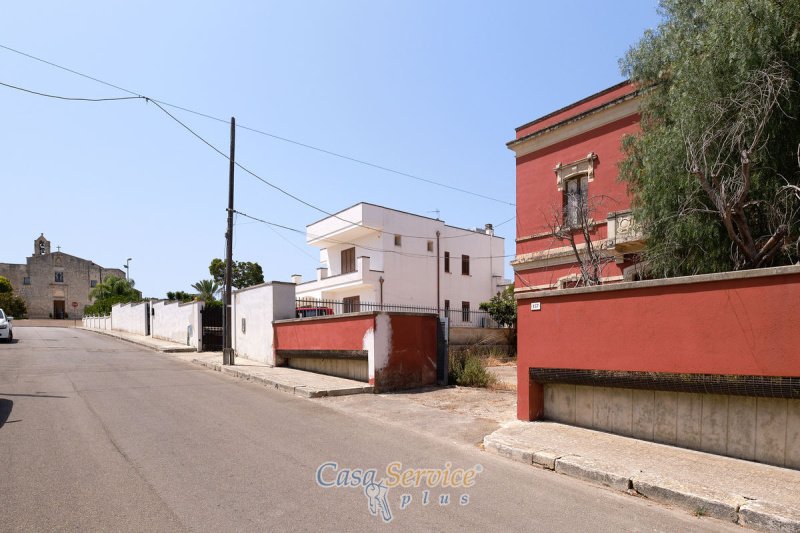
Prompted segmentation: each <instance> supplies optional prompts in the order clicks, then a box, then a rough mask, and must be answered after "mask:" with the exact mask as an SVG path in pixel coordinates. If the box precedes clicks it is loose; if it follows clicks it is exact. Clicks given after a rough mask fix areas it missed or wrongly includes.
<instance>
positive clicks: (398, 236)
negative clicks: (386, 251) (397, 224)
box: [394, 235, 402, 246]
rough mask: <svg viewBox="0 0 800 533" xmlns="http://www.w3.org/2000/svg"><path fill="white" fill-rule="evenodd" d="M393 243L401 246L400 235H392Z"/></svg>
mask: <svg viewBox="0 0 800 533" xmlns="http://www.w3.org/2000/svg"><path fill="white" fill-rule="evenodd" d="M394 245H395V246H401V245H402V235H395V236H394Z"/></svg>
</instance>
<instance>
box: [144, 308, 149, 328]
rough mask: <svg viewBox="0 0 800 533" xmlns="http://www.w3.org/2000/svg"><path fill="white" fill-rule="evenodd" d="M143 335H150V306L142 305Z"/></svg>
mask: <svg viewBox="0 0 800 533" xmlns="http://www.w3.org/2000/svg"><path fill="white" fill-rule="evenodd" d="M144 334H145V335H150V304H149V303H146V304H144Z"/></svg>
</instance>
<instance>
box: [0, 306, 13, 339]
mask: <svg viewBox="0 0 800 533" xmlns="http://www.w3.org/2000/svg"><path fill="white" fill-rule="evenodd" d="M13 321H14V317H10V316H6V313H5V311H3V310H2V309H0V341H5V342H11V341H12V340H14V331H13V330H12V328H11V326H12V322H13Z"/></svg>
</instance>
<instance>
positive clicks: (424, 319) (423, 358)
mask: <svg viewBox="0 0 800 533" xmlns="http://www.w3.org/2000/svg"><path fill="white" fill-rule="evenodd" d="M388 315H389V324H390V328H391V341H390V346H389V353H388V362H387V364H386V366H385V367H384V368H381V369H376V371H375V378H374V380H370V383H371V384H372V385H374V386H375V392H383V391H391V390H400V389H409V388H416V387H423V386H427V385H435V384H436V353H437V344H436V343H437V340H436V328H437V319H436V317H435V316H433V315H410V314H394V313H388ZM376 316H377V313H372V314H369V315H361V316H347V315H345V316H333V317H316V318H313V319H307V320H296V321H288V322H279V323H276V324H274V325H273V327H274V328H275V341H274V342H275V349H276V350H362V349H364V343H363V340H364V335H365V334H366V333H367V331H369V330H371V329H372V330H374V329H375V328H376V327H379V325H380V324H381V322H380V321H377V320H376ZM382 333H384V332H377V331H376V333H375V338H380V337H381V334H382ZM377 349H381V346H377V347H376V350H377Z"/></svg>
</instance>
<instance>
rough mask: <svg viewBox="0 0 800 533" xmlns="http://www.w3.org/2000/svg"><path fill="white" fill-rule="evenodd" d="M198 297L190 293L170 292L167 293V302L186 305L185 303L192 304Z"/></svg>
mask: <svg viewBox="0 0 800 533" xmlns="http://www.w3.org/2000/svg"><path fill="white" fill-rule="evenodd" d="M196 296H197V295H196V294H189V293H188V292H184V291H175V292H172V291H169V292H168V293H167V300H169V301H170V302H175V301H178V302H184V303H185V302H191V301H192V300H194V299H195V297H196Z"/></svg>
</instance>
